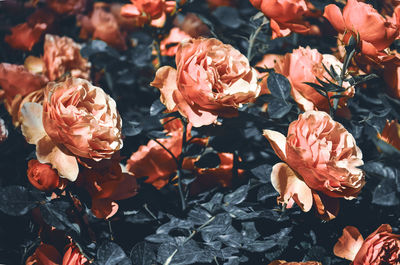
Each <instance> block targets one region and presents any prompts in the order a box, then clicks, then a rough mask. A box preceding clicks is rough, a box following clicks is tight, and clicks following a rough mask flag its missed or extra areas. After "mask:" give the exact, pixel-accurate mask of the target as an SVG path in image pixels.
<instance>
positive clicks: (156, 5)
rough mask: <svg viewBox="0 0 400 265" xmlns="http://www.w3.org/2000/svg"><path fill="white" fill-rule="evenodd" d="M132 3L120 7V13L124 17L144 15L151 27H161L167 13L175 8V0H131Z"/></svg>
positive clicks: (170, 12) (172, 11)
mask: <svg viewBox="0 0 400 265" xmlns="http://www.w3.org/2000/svg"><path fill="white" fill-rule="evenodd" d="M131 2H132V4H126V5H124V6H123V7H122V8H121V14H122V15H123V16H125V17H132V18H139V17H144V18H146V19H147V21H148V23H149V24H150V25H151V26H153V27H159V28H161V27H163V26H164V24H165V21H166V19H167V14H172V13H174V12H175V9H176V1H175V0H131Z"/></svg>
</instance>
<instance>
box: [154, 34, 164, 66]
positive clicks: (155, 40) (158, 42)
mask: <svg viewBox="0 0 400 265" xmlns="http://www.w3.org/2000/svg"><path fill="white" fill-rule="evenodd" d="M153 45H154V48H155V49H156V54H157V60H158V64H157V65H156V68H157V69H158V68H160V67H161V66H162V64H163V60H162V55H161V49H160V41H159V40H158V38H157V37H156V38H155V39H154V41H153Z"/></svg>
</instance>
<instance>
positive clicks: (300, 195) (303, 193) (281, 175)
mask: <svg viewBox="0 0 400 265" xmlns="http://www.w3.org/2000/svg"><path fill="white" fill-rule="evenodd" d="M271 183H272V186H274V188H275V190H276V191H277V192H279V194H280V196H279V197H278V201H279V202H280V203H286V204H287V205H288V207H289V208H290V207H291V205H292V204H293V201H294V202H296V203H297V205H299V207H300V208H301V209H302V210H303V211H305V212H308V211H309V210H310V209H311V207H312V205H313V197H312V192H311V189H310V188H309V187H308V186H307V185H306V183H304V181H303V180H301V179H300V178H299V177H298V176H297V174H296V173H295V172H294V171H293V170H292V169H291V168H290V167H289V166H288V165H287V164H285V163H278V164H276V165H275V166H273V167H272V172H271Z"/></svg>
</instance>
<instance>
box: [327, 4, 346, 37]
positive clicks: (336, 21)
mask: <svg viewBox="0 0 400 265" xmlns="http://www.w3.org/2000/svg"><path fill="white" fill-rule="evenodd" d="M323 16H324V17H325V18H326V19H328V20H329V22H330V23H331V25H332V26H333V27H334V28H335V30H336V31H338V32H343V31H344V30H345V28H346V26H345V23H344V19H343V15H342V12H341V11H340V9H339V7H338V6H337V5H333V4H330V5H327V6H326V7H325V11H324V15H323Z"/></svg>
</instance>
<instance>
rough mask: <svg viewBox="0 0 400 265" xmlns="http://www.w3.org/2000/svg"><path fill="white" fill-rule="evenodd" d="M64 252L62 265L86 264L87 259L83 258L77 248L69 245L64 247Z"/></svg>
mask: <svg viewBox="0 0 400 265" xmlns="http://www.w3.org/2000/svg"><path fill="white" fill-rule="evenodd" d="M66 249H67V250H66V252H65V254H64V257H63V260H62V265H84V264H88V263H87V262H88V260H87V258H85V257H84V256H83V255H82V253H81V252H80V250H79V248H78V247H77V246H76V245H75V244H73V243H71V244H69V245H67V246H66Z"/></svg>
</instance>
